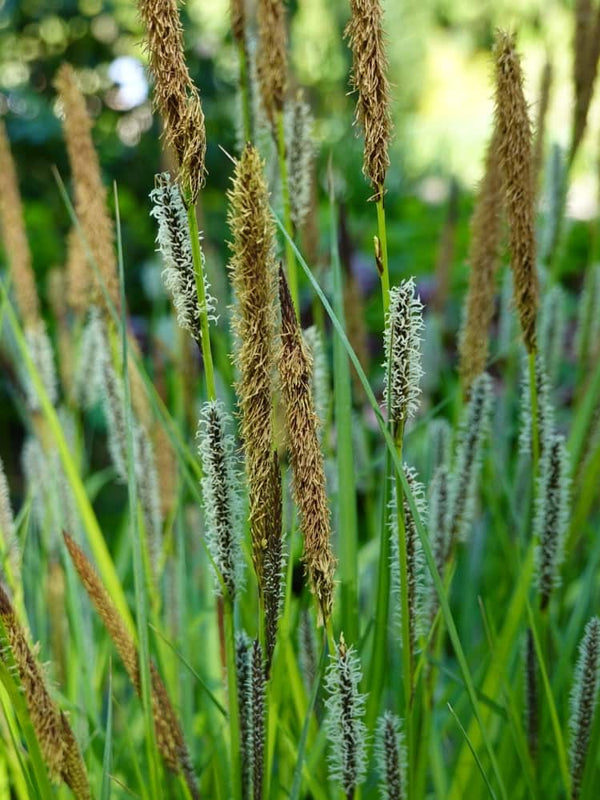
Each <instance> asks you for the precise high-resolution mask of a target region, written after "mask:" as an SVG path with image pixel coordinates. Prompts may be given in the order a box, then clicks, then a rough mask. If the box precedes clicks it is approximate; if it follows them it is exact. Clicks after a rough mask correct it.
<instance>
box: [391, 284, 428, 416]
mask: <svg viewBox="0 0 600 800" xmlns="http://www.w3.org/2000/svg"><path fill="white" fill-rule="evenodd" d="M422 330H423V305H422V303H421V301H420V300H419V298H418V297H417V295H416V294H415V282H414V280H413V279H412V278H409V279H408V280H406V281H402V282H401V283H400V285H399V286H394V287H392V289H391V290H390V307H389V311H388V314H387V319H386V325H385V334H384V346H385V364H384V368H385V371H386V375H387V371H388V369H389V371H390V377H389V387H388V385H387V384H388V381H387V380H386V383H385V387H384V391H383V396H384V401H385V402H386V403H389V409H390V421H391V423H392V425H393V426H394V429H395V430H396V431H399V430H401V429H402V426H403V425H404V424H405V423H406V421H407V420H409V419H410V418H411V417H412V416H414V414H415V412H416V411H417V409H418V407H419V395H420V394H421V389H420V387H419V381H420V380H421V377H422V375H423V368H422V367H421V331H422ZM388 395H389V396H388Z"/></svg>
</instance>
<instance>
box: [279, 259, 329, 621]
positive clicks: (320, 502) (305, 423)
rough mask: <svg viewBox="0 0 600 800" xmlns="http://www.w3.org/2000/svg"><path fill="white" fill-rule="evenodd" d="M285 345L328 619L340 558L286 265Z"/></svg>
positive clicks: (296, 447) (315, 566) (314, 562)
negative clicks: (333, 542)
mask: <svg viewBox="0 0 600 800" xmlns="http://www.w3.org/2000/svg"><path fill="white" fill-rule="evenodd" d="M279 297H280V304H281V349H280V352H279V359H278V362H279V376H280V381H281V393H282V397H283V403H284V406H285V416H286V432H287V446H288V449H289V452H290V459H291V464H292V472H293V486H294V499H295V502H296V505H297V507H298V511H299V515H300V527H301V530H302V534H303V536H304V555H303V560H304V563H305V564H306V568H307V571H308V575H309V578H310V585H311V589H312V591H313V594H314V595H315V598H316V600H317V603H318V605H319V609H320V613H321V615H322V617H323V621H325V622H326V621H327V620H328V619H329V616H330V614H331V607H332V603H333V574H334V569H335V558H334V556H333V553H332V550H331V526H330V511H329V503H328V500H327V491H326V487H325V471H324V464H323V454H322V452H321V448H320V446H319V439H318V435H317V417H316V415H315V411H314V404H313V398H312V388H311V365H310V360H309V358H308V355H307V353H306V349H305V347H304V343H303V341H302V334H301V332H300V327H299V325H298V320H297V318H296V312H295V310H294V305H293V302H292V297H291V295H290V291H289V288H288V285H287V281H286V279H285V275H284V272H283V268H282V267H280V270H279Z"/></svg>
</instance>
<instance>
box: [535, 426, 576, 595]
mask: <svg viewBox="0 0 600 800" xmlns="http://www.w3.org/2000/svg"><path fill="white" fill-rule="evenodd" d="M569 474H570V473H569V461H568V456H567V450H566V447H565V442H564V439H563V437H562V436H558V435H552V436H550V438H549V439H548V440H547V441H546V443H545V445H544V457H543V458H542V461H541V471H540V477H539V481H538V490H537V493H536V515H535V522H534V535H535V538H536V541H537V551H536V560H537V573H538V574H537V583H538V589H539V592H540V607H541V609H542V610H544V609H545V608H547V606H548V603H549V602H550V595H551V593H552V590H553V589H554V588H555V587H556V586H557V585H558V584H559V569H560V566H561V564H562V562H563V559H564V538H565V533H566V530H567V526H568V522H569V496H570V481H569Z"/></svg>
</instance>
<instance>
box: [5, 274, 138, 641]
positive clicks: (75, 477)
mask: <svg viewBox="0 0 600 800" xmlns="http://www.w3.org/2000/svg"><path fill="white" fill-rule="evenodd" d="M0 289H1V291H2V293H3V295H4V296H5V297H6V288H5V286H4V284H3V283H2V281H1V280H0ZM6 314H7V318H8V321H9V323H10V326H11V328H12V331H13V334H14V337H15V341H16V343H17V346H18V348H19V351H20V354H21V358H22V360H23V364H24V366H25V368H26V370H27V372H28V375H29V378H30V379H31V382H32V384H33V386H34V389H35V391H36V394H37V396H38V400H39V401H40V405H41V407H42V411H43V413H44V416H45V417H46V419H47V420H48V425H49V428H50V430H51V432H52V436H53V438H54V442H55V444H56V446H57V449H58V452H59V455H60V459H61V463H62V466H63V468H64V470H65V473H66V476H67V480H68V481H69V485H70V488H71V490H72V492H73V495H74V497H75V502H76V504H77V510H78V511H79V514H80V515H81V519H82V522H83V525H84V529H85V532H86V535H87V539H88V542H89V545H90V548H91V550H92V553H93V556H94V559H95V561H96V564H97V567H98V571H99V572H100V576H101V577H102V580H103V582H104V585H105V586H106V589H107V591H108V592H109V594H110V596H111V597H112V599H113V601H114V603H115V605H116V606H117V608H118V610H119V613H120V614H121V616H122V617H123V620H124V621H125V624H126V625H127V627H128V629H129V631H130V632H133V630H134V625H133V620H132V618H131V613H130V611H129V607H128V605H127V601H126V599H125V593H124V591H123V587H122V586H121V582H120V581H119V578H118V576H117V572H116V570H115V566H114V564H113V561H112V559H111V557H110V553H109V552H108V548H107V546H106V542H105V541H104V536H103V534H102V531H101V530H100V526H99V524H98V520H97V518H96V515H95V513H94V510H93V508H92V505H91V503H90V501H89V499H88V496H87V493H86V491H85V487H84V485H83V482H82V480H81V476H80V475H79V470H78V468H77V465H76V464H75V461H74V460H73V457H72V455H71V452H70V449H69V445H68V443H67V440H66V438H65V435H64V432H63V430H62V426H61V423H60V420H59V418H58V415H57V413H56V410H55V408H54V406H53V405H52V403H51V402H50V399H49V397H48V395H47V393H46V390H45V389H44V385H43V382H42V380H41V378H40V375H39V372H38V371H37V369H36V367H35V365H34V363H33V361H32V359H31V356H30V354H29V349H28V347H27V343H26V341H25V338H24V336H23V332H22V329H21V326H20V324H19V322H18V320H17V316H16V314H15V312H14V309H13V308H12V305H11V304H10V300H9V301H8V303H7V308H6Z"/></svg>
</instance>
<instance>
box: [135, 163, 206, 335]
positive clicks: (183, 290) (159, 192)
mask: <svg viewBox="0 0 600 800" xmlns="http://www.w3.org/2000/svg"><path fill="white" fill-rule="evenodd" d="M150 200H151V201H152V211H151V212H150V214H151V216H153V217H154V218H155V219H156V221H157V222H158V235H157V237H156V241H157V242H158V249H159V250H160V252H161V255H162V258H163V263H164V269H163V271H162V279H163V281H164V284H165V287H166V289H167V291H168V292H169V294H170V295H171V297H172V299H173V305H174V307H175V311H176V314H177V322H178V323H179V325H180V327H181V328H183V329H184V330H187V331H189V333H190V334H191V335H192V337H193V338H194V339H195V340H196V341H197V342H200V341H201V339H202V329H201V325H200V317H201V314H202V313H203V311H206V313H207V314H208V318H209V320H212V321H214V322H216V320H217V318H216V314H215V308H216V303H215V300H214V298H213V297H212V296H211V294H210V285H209V283H208V278H207V277H206V271H205V270H202V275H203V280H204V308H202V307H201V305H200V301H199V298H198V289H197V286H196V275H195V271H194V261H193V258H192V245H191V241H190V226H189V223H188V217H187V211H186V209H185V206H184V203H183V198H182V196H181V191H180V189H179V186H178V185H177V183H175V182H173V181H171V179H170V177H169V175H168V173H162V174H161V175H157V176H156V178H155V188H154V189H153V190H152V191H151V192H150ZM201 252H202V251H201ZM202 259H204V255H202Z"/></svg>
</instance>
